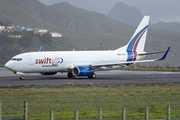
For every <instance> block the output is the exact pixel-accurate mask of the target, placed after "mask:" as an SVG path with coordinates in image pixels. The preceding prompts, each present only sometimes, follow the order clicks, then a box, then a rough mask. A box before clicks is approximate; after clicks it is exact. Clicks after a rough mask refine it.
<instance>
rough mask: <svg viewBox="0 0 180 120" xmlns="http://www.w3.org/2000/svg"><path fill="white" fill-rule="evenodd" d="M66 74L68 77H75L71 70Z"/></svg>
mask: <svg viewBox="0 0 180 120" xmlns="http://www.w3.org/2000/svg"><path fill="white" fill-rule="evenodd" d="M67 76H68V78H75V76H74V75H73V73H72V72H68V74H67Z"/></svg>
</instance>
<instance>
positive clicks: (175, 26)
mask: <svg viewBox="0 0 180 120" xmlns="http://www.w3.org/2000/svg"><path fill="white" fill-rule="evenodd" d="M151 27H152V28H155V29H164V30H167V31H172V32H180V24H179V23H178V22H172V23H164V22H159V23H156V24H151Z"/></svg>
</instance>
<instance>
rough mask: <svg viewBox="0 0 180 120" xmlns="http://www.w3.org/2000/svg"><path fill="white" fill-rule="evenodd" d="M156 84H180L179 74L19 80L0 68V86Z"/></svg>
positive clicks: (110, 73) (105, 73) (33, 76)
mask: <svg viewBox="0 0 180 120" xmlns="http://www.w3.org/2000/svg"><path fill="white" fill-rule="evenodd" d="M153 82H158V83H164V82H166V83H180V72H156V71H124V70H113V71H97V72H96V79H88V78H87V77H76V78H75V79H68V78H67V73H63V74H61V73H58V74H56V75H52V76H43V75H40V74H38V73H32V74H26V75H25V76H24V80H19V76H18V75H14V74H13V73H12V72H11V71H9V70H8V69H6V68H4V67H0V86H10V85H42V86H43V85H53V86H58V85H63V84H69V83H74V84H75V83H76V84H87V83H93V84H103V85H117V84H126V83H134V84H136V83H139V84H152V83H153Z"/></svg>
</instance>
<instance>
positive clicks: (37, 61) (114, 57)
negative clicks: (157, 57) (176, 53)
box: [5, 51, 144, 73]
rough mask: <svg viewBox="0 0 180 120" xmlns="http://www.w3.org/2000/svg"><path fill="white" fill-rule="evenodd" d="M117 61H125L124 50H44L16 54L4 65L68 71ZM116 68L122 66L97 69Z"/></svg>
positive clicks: (33, 70)
mask: <svg viewBox="0 0 180 120" xmlns="http://www.w3.org/2000/svg"><path fill="white" fill-rule="evenodd" d="M142 58H144V56H141V57H138V56H137V58H136V60H140V59H142ZM19 59H20V60H19ZM119 62H127V52H126V51H62V52H59V51H52V52H45V51H44V52H28V53H22V54H19V55H16V56H14V57H13V58H12V59H11V60H10V61H8V62H7V63H6V65H5V66H6V67H7V68H8V69H10V70H12V71H14V72H23V73H39V72H68V70H69V68H70V67H73V66H90V65H98V64H105V65H106V64H110V63H111V64H112V63H119ZM117 68H122V66H119V67H118V66H114V67H111V68H106V67H105V68H103V69H97V70H106V69H117Z"/></svg>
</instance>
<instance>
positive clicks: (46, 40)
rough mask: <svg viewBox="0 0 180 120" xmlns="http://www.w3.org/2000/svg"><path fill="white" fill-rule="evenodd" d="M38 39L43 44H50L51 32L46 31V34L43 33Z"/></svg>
mask: <svg viewBox="0 0 180 120" xmlns="http://www.w3.org/2000/svg"><path fill="white" fill-rule="evenodd" d="M40 40H41V41H42V42H43V43H44V44H52V36H51V34H50V33H49V32H48V33H46V34H43V35H42V37H41V38H40Z"/></svg>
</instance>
